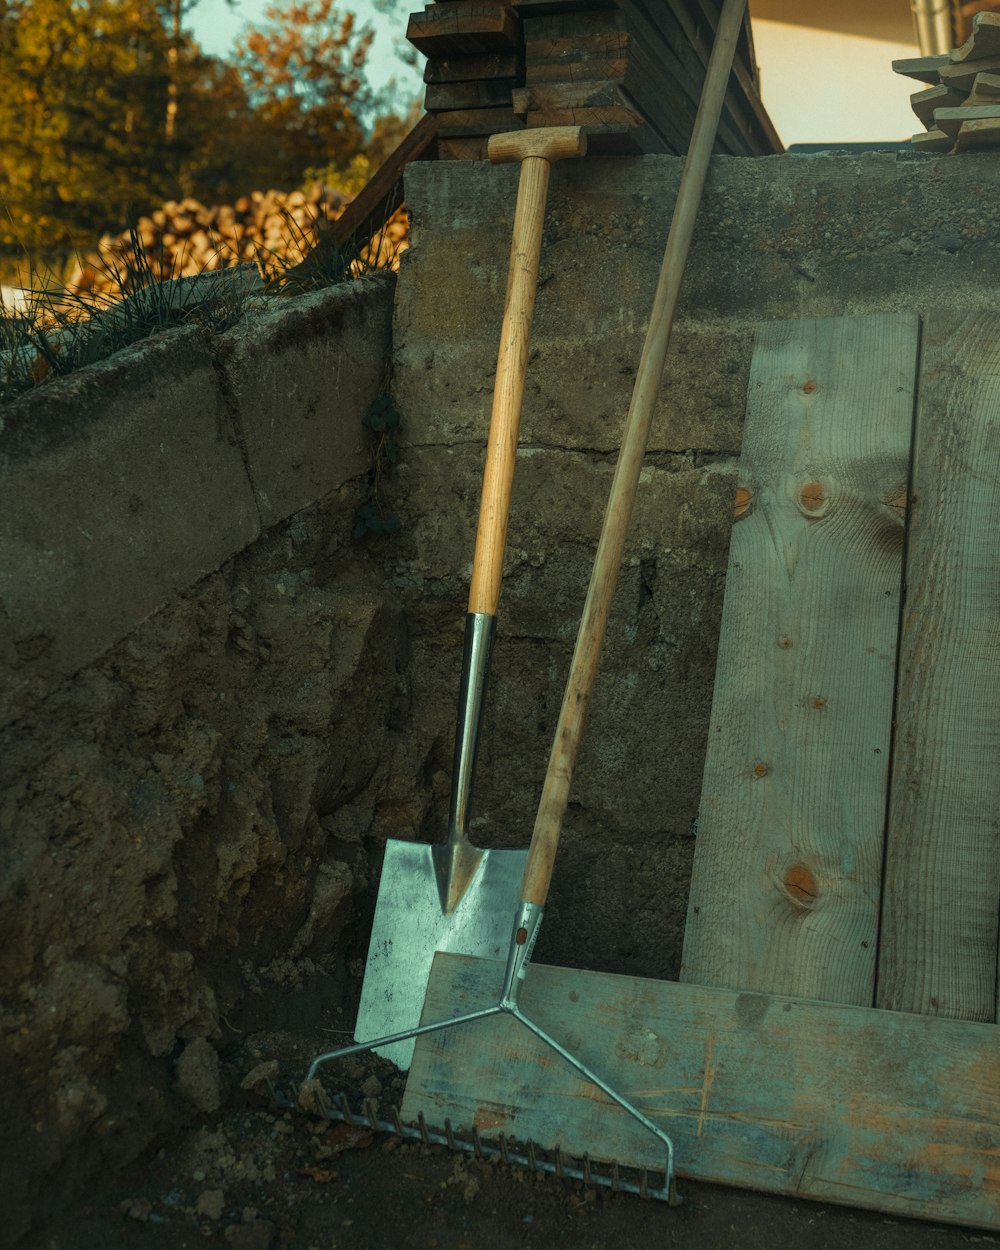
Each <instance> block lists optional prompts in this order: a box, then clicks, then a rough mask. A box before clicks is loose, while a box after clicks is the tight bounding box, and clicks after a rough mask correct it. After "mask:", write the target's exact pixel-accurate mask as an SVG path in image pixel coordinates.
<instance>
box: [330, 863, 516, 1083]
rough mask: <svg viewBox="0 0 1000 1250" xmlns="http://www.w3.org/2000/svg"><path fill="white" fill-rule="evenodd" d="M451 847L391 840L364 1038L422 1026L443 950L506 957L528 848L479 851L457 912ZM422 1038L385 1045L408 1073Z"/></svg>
mask: <svg viewBox="0 0 1000 1250" xmlns="http://www.w3.org/2000/svg"><path fill="white" fill-rule="evenodd" d="M447 853H448V848H447V847H446V846H443V845H437V846H429V845H427V843H423V842H400V841H398V840H397V839H390V840H389V841H388V842H387V843H386V848H385V861H384V863H383V865H382V880H381V882H380V884H379V891H378V904H377V906H376V909H375V923H374V925H373V927H372V936H371V942H370V944H369V947H368V963H367V966H366V968H365V981H364V986H363V987H362V991H361V1005H360V1008H359V1010H358V1020H357V1025H356V1027H355V1030H354V1036H355V1037H356V1038H357V1040H358V1041H359V1042H363V1041H366V1040H367V1039H369V1038H373V1037H385V1036H386V1035H387V1034H390V1033H401V1032H403V1031H404V1030H405V1029H408V1028H415V1027H416V1026H417V1025H418V1024H419V1023H420V1013H421V1011H422V1010H423V1006H424V995H425V994H426V991H427V982H428V979H429V977H430V973H431V964H432V963H433V961H434V952H435V951H449V952H451V953H452V954H456V955H473V956H476V957H477V958H482V959H502V958H503V956H504V954H505V953H506V950H507V947H508V946H509V945H510V926H511V918H512V917H513V915H514V912H515V910H516V909H517V904H518V899H519V898H520V892H521V879H522V877H523V876H524V866H525V864H526V863H527V859H528V852H527V850H520V851H496V850H485V851H476V855H477V858H478V864H477V866H476V869H475V872H474V873H473V875H472V877H471V879H470V881H469V883H468V885H467V886H466V887H465V889H464V891H463V892H462V895H461V898H460V899H459V901H458V903H457V905H456V906H455V908H454V910H452V911H445V910H444V908H443V907H442V904H441V890H440V884H439V882H440V879H441V871H442V868H441V859H442V857H443V856H444V855H446V854H447ZM413 1047H414V1042H413V1039H412V1038H411V1039H410V1040H408V1041H405V1042H394V1043H393V1044H391V1045H389V1046H379V1047H377V1048H376V1049H377V1053H378V1054H380V1055H382V1056H383V1057H384V1058H386V1059H391V1060H392V1062H393V1063H394V1064H395V1065H396V1066H397V1067H398V1068H401V1069H402V1070H403V1071H404V1072H405V1071H407V1070H408V1069H409V1067H410V1064H411V1062H412V1060H413Z"/></svg>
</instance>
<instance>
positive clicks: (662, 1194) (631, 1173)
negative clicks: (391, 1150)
mask: <svg viewBox="0 0 1000 1250" xmlns="http://www.w3.org/2000/svg"><path fill="white" fill-rule="evenodd" d="M269 1088H270V1092H271V1097H272V1098H273V1100H274V1102H275V1103H276V1104H277V1105H278V1106H279V1107H281V1108H282V1109H283V1110H294V1109H295V1108H296V1107H297V1106H299V1105H300V1103H301V1101H302V1100H297V1099H295V1098H293V1097H291V1096H290V1095H289V1094H287V1093H283V1092H282V1091H280V1090H278V1089H276V1088H275V1087H274V1086H273V1085H271V1086H269ZM308 1110H309V1111H310V1113H312V1114H314V1115H317V1116H320V1117H321V1118H323V1119H326V1120H333V1121H335V1122H337V1123H342V1124H349V1125H357V1126H362V1127H365V1128H369V1129H371V1130H372V1132H376V1133H390V1134H392V1135H393V1136H395V1137H398V1138H400V1139H402V1140H403V1141H414V1142H420V1143H421V1144H423V1145H425V1146H446V1147H447V1148H448V1149H449V1150H453V1151H461V1152H463V1153H465V1154H470V1155H472V1156H473V1157H474V1158H476V1159H485V1160H490V1159H499V1160H500V1162H501V1163H505V1164H510V1165H512V1166H514V1167H526V1168H528V1169H529V1170H530V1171H532V1172H543V1173H546V1174H548V1175H550V1176H556V1177H558V1178H559V1179H561V1180H576V1181H583V1183H584V1184H585V1185H588V1186H595V1185H599V1186H602V1187H604V1188H607V1189H610V1190H611V1191H612V1192H613V1193H616V1194H635V1195H637V1196H638V1197H640V1198H653V1199H659V1200H660V1201H663V1202H668V1203H670V1205H671V1206H675V1205H677V1203H678V1202H679V1198H678V1197H677V1192H676V1188H675V1186H674V1183H673V1177H672V1176H668V1174H667V1172H666V1171H656V1172H652V1173H651V1172H650V1170H649V1169H648V1168H631V1167H625V1168H623V1167H621V1166H620V1165H619V1164H618V1163H616V1162H614V1161H610V1162H605V1161H603V1160H600V1161H598V1160H594V1159H591V1158H590V1156H589V1155H587V1154H584V1155H582V1156H579V1157H578V1156H574V1155H569V1154H567V1153H566V1152H565V1151H563V1150H562V1149H561V1148H560V1147H559V1146H556V1147H555V1148H554V1149H552V1150H548V1149H544V1148H542V1147H540V1146H537V1145H536V1144H535V1143H534V1142H531V1141H527V1142H519V1141H517V1140H516V1139H515V1138H513V1137H505V1136H504V1135H503V1134H501V1135H500V1136H499V1137H497V1138H496V1139H491V1140H487V1139H484V1137H483V1135H482V1134H481V1133H480V1131H479V1130H478V1129H477V1128H474V1129H473V1130H472V1133H471V1136H469V1135H466V1134H464V1133H456V1132H455V1131H454V1130H453V1128H452V1125H451V1121H450V1120H445V1122H444V1128H443V1129H437V1128H431V1127H430V1126H429V1125H428V1124H427V1122H426V1120H425V1118H424V1116H423V1114H421V1115H420V1117H419V1119H418V1120H417V1121H416V1123H414V1124H404V1123H403V1121H402V1119H401V1118H400V1115H399V1112H398V1110H397V1109H396V1108H395V1107H393V1108H392V1109H391V1111H390V1113H389V1114H390V1116H391V1119H390V1120H384V1119H381V1118H380V1117H379V1114H378V1108H377V1107H376V1105H375V1102H374V1100H373V1099H370V1098H369V1099H366V1100H365V1102H364V1103H363V1104H362V1110H361V1111H360V1112H356V1111H352V1110H351V1106H350V1103H349V1102H348V1099H347V1095H346V1094H338V1095H337V1096H336V1097H335V1098H334V1099H332V1100H331V1099H330V1098H328V1097H327V1095H326V1093H325V1091H324V1090H323V1089H322V1088H321V1087H320V1086H319V1084H318V1082H315V1081H311V1082H309V1091H308ZM651 1178H652V1179H651Z"/></svg>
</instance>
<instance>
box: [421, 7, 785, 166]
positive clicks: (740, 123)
mask: <svg viewBox="0 0 1000 1250" xmlns="http://www.w3.org/2000/svg"><path fill="white" fill-rule="evenodd" d="M718 12H719V5H718V0H508V2H507V3H503V2H501V0H487V2H480V0H438V2H437V3H431V4H428V5H427V6H426V7H425V9H424V10H423V12H420V13H414V14H412V15H411V17H410V23H409V27H408V30H407V38H408V39H409V41H410V42H411V43H412V44H413V45H414V46H415V47H416V48H418V49H419V50H420V51H421V52H423V53H425V55H426V56H427V57H428V62H427V67H426V70H425V73H424V81H425V83H426V84H427V90H426V96H425V108H426V109H427V111H428V112H430V113H433V114H434V115H435V118H436V120H437V123H438V134H439V139H438V156H440V157H445V158H451V159H467V160H469V159H472V160H475V159H482V158H483V157H485V156H486V143H487V139H488V137H489V135H491V134H496V133H499V132H501V131H504V130H512V129H516V128H518V127H520V126H525V125H526V126H529V127H530V126H556V125H582V126H584V127H585V129H586V130H587V134H588V141H589V147H590V150H591V151H592V152H598V153H619V152H627V153H638V152H671V153H683V152H686V151H687V146H688V140H689V138H690V135H691V130H692V128H693V126H694V118H695V113H696V111H697V107H698V99H699V96H700V94H701V85H702V82H703V81H704V77H705V69H706V67H707V65H708V58H709V54H710V52H711V45H712V39H713V37H714V29H715V24H716V22H717V20H718ZM716 150H717V151H720V152H728V153H730V154H732V155H740V156H749V155H761V154H765V153H771V152H780V151H782V150H783V149H782V145H781V141H780V140H779V138H778V136H777V134H776V133H775V130H774V127H773V125H772V124H771V121H770V119H769V118H768V116H767V113H766V111H765V110H764V108H763V105H762V104H761V101H760V96H759V93H758V84H757V76H756V63H755V60H754V54H753V43H752V38H751V35H750V24H749V20H748V21H747V22H746V25H745V28H744V33H743V37H742V39H741V43H740V48H739V50H738V52H737V62H736V65H735V66H734V70H733V74H732V78H731V80H730V89H729V93H728V95H727V98H726V106H725V109H724V112H723V117H722V120H721V123H720V127H719V138H718V141H717V145H716Z"/></svg>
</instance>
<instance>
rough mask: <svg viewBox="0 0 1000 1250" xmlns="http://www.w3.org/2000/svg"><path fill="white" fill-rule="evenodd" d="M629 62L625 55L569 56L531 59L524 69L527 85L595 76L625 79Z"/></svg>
mask: <svg viewBox="0 0 1000 1250" xmlns="http://www.w3.org/2000/svg"><path fill="white" fill-rule="evenodd" d="M628 68H629V62H628V60H627V59H626V58H625V57H622V56H618V57H589V56H568V57H565V58H564V59H560V60H558V61H551V62H543V63H539V62H538V61H529V62H528V64H527V66H526V67H525V71H524V82H525V86H528V87H531V86H533V85H534V84H535V83H548V82H583V81H586V80H589V79H594V78H606V79H614V80H624V78H625V75H626V73H627V72H628Z"/></svg>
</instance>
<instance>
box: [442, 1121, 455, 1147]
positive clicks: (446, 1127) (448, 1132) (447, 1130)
mask: <svg viewBox="0 0 1000 1250" xmlns="http://www.w3.org/2000/svg"><path fill="white" fill-rule="evenodd" d="M444 1135H445V1137H447V1138H448V1149H449V1150H454V1149H455V1134H454V1133H453V1132H452V1131H451V1120H445V1122H444Z"/></svg>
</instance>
